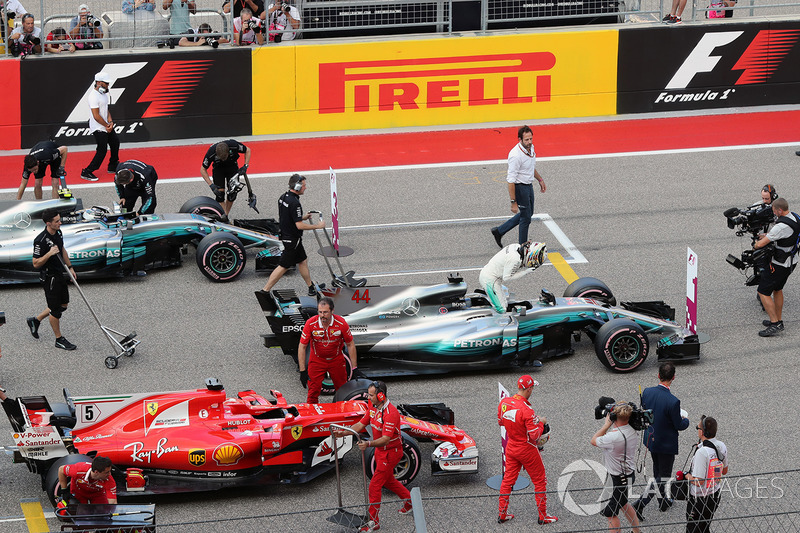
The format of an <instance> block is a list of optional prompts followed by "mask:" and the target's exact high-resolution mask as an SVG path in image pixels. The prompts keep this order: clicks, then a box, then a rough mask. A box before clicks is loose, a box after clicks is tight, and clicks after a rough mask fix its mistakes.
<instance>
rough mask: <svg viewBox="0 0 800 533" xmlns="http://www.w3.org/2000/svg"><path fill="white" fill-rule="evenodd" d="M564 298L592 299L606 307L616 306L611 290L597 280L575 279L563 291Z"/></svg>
mask: <svg viewBox="0 0 800 533" xmlns="http://www.w3.org/2000/svg"><path fill="white" fill-rule="evenodd" d="M564 298H594V299H596V300H600V301H602V302H605V303H607V304H608V305H617V299H616V298H614V294H613V293H612V292H611V289H609V288H608V285H606V284H605V283H603V282H602V281H600V280H599V279H597V278H578V279H576V280H575V281H573V282H572V283H570V284H569V286H568V287H567V288H566V290H564Z"/></svg>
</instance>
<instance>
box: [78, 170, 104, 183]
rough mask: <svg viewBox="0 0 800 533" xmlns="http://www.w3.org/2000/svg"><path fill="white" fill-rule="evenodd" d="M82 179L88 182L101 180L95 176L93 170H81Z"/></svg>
mask: <svg viewBox="0 0 800 533" xmlns="http://www.w3.org/2000/svg"><path fill="white" fill-rule="evenodd" d="M81 179H84V180H86V181H98V180H100V178H98V177H97V176H95V175H94V173H93V172H92V171H91V170H86V169H85V168H84V169H83V170H81Z"/></svg>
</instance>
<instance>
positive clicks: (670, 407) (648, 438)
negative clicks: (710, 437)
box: [633, 362, 689, 520]
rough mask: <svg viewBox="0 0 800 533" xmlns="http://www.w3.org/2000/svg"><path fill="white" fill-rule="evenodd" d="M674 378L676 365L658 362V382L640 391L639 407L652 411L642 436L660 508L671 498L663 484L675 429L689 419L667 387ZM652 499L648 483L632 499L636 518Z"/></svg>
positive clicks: (675, 442) (669, 474) (669, 470)
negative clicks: (640, 495) (649, 422)
mask: <svg viewBox="0 0 800 533" xmlns="http://www.w3.org/2000/svg"><path fill="white" fill-rule="evenodd" d="M673 381H675V365H674V364H672V363H669V362H666V363H661V364H660V365H659V366H658V385H656V386H655V387H647V388H646V389H645V390H644V392H642V409H647V410H650V411H652V412H653V423H652V425H650V426H649V427H648V428H647V429H646V430H645V431H644V433H643V435H642V440H643V442H644V445H645V446H647V449H648V450H650V455H651V456H652V458H653V477H654V478H655V480H656V490H657V492H658V503H659V510H660V511H661V512H665V511H667V510H668V509H669V508H670V507H672V503H673V501H672V498H670V497H669V496H668V494H667V493H666V492H665V488H664V487H665V485H666V483H667V480H669V479H670V478H671V477H672V466H673V464H674V463H675V456H676V455H678V432H679V431H683V430H684V429H686V428H688V427H689V419H688V418H686V416H685V411H682V410H681V401H680V400H679V399H678V398H676V397H675V396H674V395H673V394H672V391H671V390H670V387H671V386H672V382H673ZM651 499H653V490H652V489H651V488H650V486H649V485H648V487H647V492H646V493H645V494H644V495H643V496H642V497H641V498H640V499H639V500H637V501H636V502H634V503H633V508H634V509H635V510H636V516H637V518H638V519H639V520H644V518H643V516H642V511H643V510H644V508H645V506H646V505H647V504H648V503H649V502H650V500H651Z"/></svg>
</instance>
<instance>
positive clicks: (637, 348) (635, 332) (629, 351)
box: [594, 318, 650, 372]
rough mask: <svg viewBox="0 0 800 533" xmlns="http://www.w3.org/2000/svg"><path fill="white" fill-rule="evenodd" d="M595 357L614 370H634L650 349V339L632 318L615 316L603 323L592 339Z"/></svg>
mask: <svg viewBox="0 0 800 533" xmlns="http://www.w3.org/2000/svg"><path fill="white" fill-rule="evenodd" d="M594 349H595V353H596V354H597V358H598V359H600V362H601V363H603V365H605V366H606V367H607V368H610V369H611V370H613V371H615V372H630V371H631V370H635V369H636V368H638V367H639V366H641V364H642V363H644V360H645V359H647V354H648V353H649V351H650V340H649V339H648V338H647V334H646V333H645V332H644V330H643V329H642V327H641V326H639V325H638V324H637V323H635V322H634V321H633V320H628V319H626V318H615V319H614V320H611V321H609V322H606V323H605V324H603V326H602V327H601V328H600V329H599V330H598V331H597V337H596V338H595V340H594Z"/></svg>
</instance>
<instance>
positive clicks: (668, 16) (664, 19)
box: [661, 13, 672, 22]
mask: <svg viewBox="0 0 800 533" xmlns="http://www.w3.org/2000/svg"><path fill="white" fill-rule="evenodd" d="M671 18H672V15H670V14H669V13H667V14H666V15H664V18H663V19H661V22H668V21H669V19H671Z"/></svg>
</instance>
